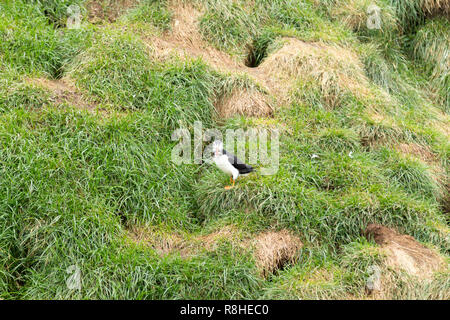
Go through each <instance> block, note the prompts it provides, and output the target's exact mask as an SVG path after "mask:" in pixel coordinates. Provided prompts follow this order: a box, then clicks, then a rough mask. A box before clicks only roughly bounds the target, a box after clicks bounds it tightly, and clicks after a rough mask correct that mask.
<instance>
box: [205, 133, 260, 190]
mask: <svg viewBox="0 0 450 320" xmlns="http://www.w3.org/2000/svg"><path fill="white" fill-rule="evenodd" d="M213 151H214V156H213V161H214V163H215V164H216V166H217V167H218V168H219V169H220V170H222V171H223V172H224V173H226V174H227V175H229V176H230V183H232V185H231V186H226V187H225V190H228V189H231V188H233V187H234V183H235V182H236V179H237V178H238V177H239V176H243V175H247V174H249V173H251V172H253V171H255V169H254V168H253V167H252V166H250V165H248V164H245V163H244V162H242V161H241V160H239V159H238V157H236V156H235V155H234V154H232V153H231V152H228V151H226V150H225V149H224V148H223V142H222V141H220V140H215V141H214V142H213Z"/></svg>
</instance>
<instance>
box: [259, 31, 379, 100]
mask: <svg viewBox="0 0 450 320" xmlns="http://www.w3.org/2000/svg"><path fill="white" fill-rule="evenodd" d="M284 41H285V45H284V46H283V47H282V48H281V49H279V50H278V51H277V52H275V53H273V54H271V55H270V56H269V57H267V58H266V60H264V62H263V63H262V64H261V65H260V66H259V67H258V68H257V69H259V70H258V71H259V74H260V75H261V76H262V77H263V78H264V79H265V80H266V81H265V82H266V84H267V86H268V87H269V88H272V89H273V90H274V91H275V92H277V93H278V94H279V95H280V96H282V97H286V96H288V93H289V92H290V90H291V89H292V86H293V85H294V84H295V83H296V80H298V79H304V80H314V81H317V82H318V83H319V85H320V88H321V91H322V93H323V94H324V96H325V97H326V98H327V99H329V100H330V101H333V100H336V99H338V96H339V94H340V92H341V91H342V90H349V91H351V92H353V93H354V94H355V95H356V96H364V97H366V96H368V95H369V94H370V90H369V89H368V83H369V82H368V80H367V78H366V76H365V74H364V68H363V65H362V64H361V62H360V60H359V58H358V56H357V55H356V54H355V53H354V52H352V51H350V50H348V49H345V48H342V47H334V46H331V45H327V44H324V43H321V42H314V43H308V42H304V41H301V40H298V39H293V38H286V39H284ZM332 104H334V103H332Z"/></svg>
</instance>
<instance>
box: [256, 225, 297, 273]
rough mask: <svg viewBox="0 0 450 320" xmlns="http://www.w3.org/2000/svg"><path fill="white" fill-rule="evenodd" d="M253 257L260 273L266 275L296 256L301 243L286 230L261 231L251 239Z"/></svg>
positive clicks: (295, 258)
mask: <svg viewBox="0 0 450 320" xmlns="http://www.w3.org/2000/svg"><path fill="white" fill-rule="evenodd" d="M253 245H254V248H255V249H254V250H255V251H254V252H255V259H256V263H257V265H258V268H259V270H260V272H261V274H262V275H263V276H264V277H266V276H268V275H269V274H271V273H273V272H275V271H276V270H278V269H281V268H283V267H284V266H285V265H287V264H289V263H294V262H295V261H296V260H297V258H298V253H299V250H300V249H301V248H302V246H303V244H302V242H301V241H300V239H299V238H298V237H296V236H294V235H292V234H291V233H290V232H289V231H288V230H281V231H268V232H264V233H261V234H260V235H258V236H257V237H256V238H255V239H254V240H253Z"/></svg>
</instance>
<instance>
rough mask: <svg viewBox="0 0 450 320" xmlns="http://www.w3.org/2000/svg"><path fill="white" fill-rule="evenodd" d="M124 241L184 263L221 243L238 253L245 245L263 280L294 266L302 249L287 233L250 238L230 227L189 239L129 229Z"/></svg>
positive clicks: (158, 232)
mask: <svg viewBox="0 0 450 320" xmlns="http://www.w3.org/2000/svg"><path fill="white" fill-rule="evenodd" d="M128 238H129V239H130V240H131V241H132V242H134V243H137V244H143V245H145V246H150V247H151V248H153V249H154V250H155V251H156V253H157V254H158V255H160V256H167V255H169V254H179V255H180V256H181V257H182V258H184V259H185V258H189V257H192V256H195V255H197V254H199V253H200V252H201V251H203V250H206V251H212V250H215V249H216V248H217V244H218V243H219V242H220V241H221V240H227V241H230V242H233V243H235V244H236V245H237V246H239V247H241V248H242V250H247V249H249V248H250V247H249V246H248V244H251V247H252V248H253V251H254V258H255V261H256V264H257V266H258V269H259V271H260V273H261V275H262V276H263V277H267V276H268V275H269V274H271V273H273V272H275V271H276V270H278V269H280V268H283V267H284V266H285V265H287V264H289V263H294V262H295V261H296V259H297V258H298V253H299V250H300V249H301V247H302V246H303V244H302V242H301V241H300V239H299V238H298V237H296V236H294V235H293V234H291V233H290V232H289V231H288V230H281V231H267V232H263V233H260V234H258V235H256V236H254V237H251V236H243V235H242V233H241V232H240V231H239V230H238V229H237V228H236V227H235V226H233V225H230V226H225V227H223V228H222V229H220V230H218V231H215V232H212V233H209V234H207V235H200V236H193V237H188V236H187V235H181V234H178V233H173V232H167V231H163V230H159V229H156V228H151V227H142V226H133V227H131V228H129V229H128Z"/></svg>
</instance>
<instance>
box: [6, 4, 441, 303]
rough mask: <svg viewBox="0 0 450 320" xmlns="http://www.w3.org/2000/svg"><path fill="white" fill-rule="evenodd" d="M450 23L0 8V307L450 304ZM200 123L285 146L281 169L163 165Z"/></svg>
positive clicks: (319, 15)
mask: <svg viewBox="0 0 450 320" xmlns="http://www.w3.org/2000/svg"><path fill="white" fill-rule="evenodd" d="M371 4H376V5H377V6H378V8H380V18H381V28H380V29H371V28H368V26H367V23H366V22H367V19H368V18H369V16H370V15H371V13H367V12H368V7H369V6H370V5H371ZM74 5H76V6H77V7H74ZM68 8H70V9H69V10H68ZM74 8H75V9H74ZM74 10H75V11H74ZM77 10H78V11H77ZM73 12H79V13H80V17H81V25H80V28H75V29H71V28H68V25H67V21H68V20H67V19H68V18H70V17H71V15H73ZM449 14H450V7H449V6H448V4H447V2H446V1H436V0H433V1H431V0H415V1H402V0H373V1H372V0H371V1H366V0H345V1H334V0H295V1H294V0H252V1H245V0H167V1H165V0H161V1H159V0H140V1H139V0H134V1H133V0H117V1H112V0H100V1H90V0H87V1H84V0H48V1H46V0H34V1H25V0H16V1H12V0H5V1H2V2H1V3H0V124H1V125H0V148H1V149H0V299H46V298H51V299H53V298H55V299H67V298H72V299H77V298H85V299H260V298H265V299H373V298H375V299H376V298H392V299H449V298H450V277H449V269H448V262H449V257H450V256H449V254H450V252H449V248H450V241H449V239H450V238H449V231H450V229H449V226H448V223H449V209H450V195H449V186H450V183H449V180H448V179H449V178H448V177H449V159H450V143H449V130H450V126H449V123H450V117H449V111H450V107H449V106H450V98H449V92H450V89H449V88H450V84H449V68H450V61H449V59H450V54H449V48H450V45H449V44H450V43H449V42H450V39H449V34H450V32H449V31H450V30H449V29H450V22H449ZM195 121H201V122H202V124H203V127H204V128H218V129H219V130H221V131H223V132H224V131H225V130H226V129H233V128H234V129H236V128H243V129H247V128H252V127H259V128H267V129H275V128H276V129H279V130H280V133H281V135H280V167H279V170H278V172H277V173H276V174H275V175H271V176H263V175H261V174H259V173H255V174H253V175H250V176H249V177H247V178H243V179H240V180H239V182H238V184H237V186H236V187H235V188H233V189H231V190H228V191H225V190H224V186H225V185H226V183H227V182H228V177H226V176H225V175H224V174H222V173H221V172H220V171H219V170H217V168H215V167H214V166H212V165H209V164H207V163H205V164H202V165H197V164H182V165H177V164H175V163H173V162H172V161H171V152H172V149H173V147H174V146H175V145H176V142H174V141H172V140H171V135H172V133H173V131H174V130H175V129H177V128H179V127H187V128H191V129H192V128H193V124H194V122H195ZM313 155H314V156H313ZM371 224H376V225H382V226H384V227H386V228H389V229H383V228H381V227H380V228H381V229H377V230H381V231H379V232H385V233H383V235H384V238H383V239H382V240H380V239H381V238H382V237H381V236H380V235H379V234H377V233H375V236H373V234H372V236H369V233H371V232H369V231H370V230H369V229H370V228H369V226H370V225H371ZM386 230H391V231H386ZM392 230H395V231H392ZM377 232H378V231H377ZM387 235H389V236H387ZM406 235H408V236H411V237H413V238H414V239H415V240H413V239H412V238H409V237H407V236H406ZM380 237H381V238H380ZM399 239H400V240H399ZM394 240H395V241H394ZM416 240H417V242H416ZM402 241H403V242H402ZM395 243H397V244H398V243H403V247H398V246H396V244H395ZM409 246H411V247H409ZM405 248H406V249H408V248H409V249H410V250H409V251H408V252H409V253H405V252H406V251H404V250H406V249H405ZM399 250H400V253H399ZM401 250H403V251H401ZM411 252H412V253H411ZM405 254H406V255H405ZM409 254H410V256H409ZM402 257H403V259H402ZM405 257H406V258H405ZM71 266H76V267H77V268H79V270H80V272H81V286H80V289H79V290H78V289H73V288H70V287H68V286H67V279H68V277H69V276H70V275H71V271H70V270H71V269H70V267H71ZM373 266H377V267H379V268H380V269H381V271H382V272H381V273H382V277H381V287H380V288H378V289H377V290H371V289H370V288H369V289H368V279H369V278H370V276H371V275H372V274H373ZM68 268H69V269H68ZM369 287H370V286H369Z"/></svg>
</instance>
